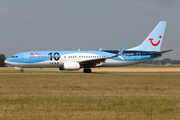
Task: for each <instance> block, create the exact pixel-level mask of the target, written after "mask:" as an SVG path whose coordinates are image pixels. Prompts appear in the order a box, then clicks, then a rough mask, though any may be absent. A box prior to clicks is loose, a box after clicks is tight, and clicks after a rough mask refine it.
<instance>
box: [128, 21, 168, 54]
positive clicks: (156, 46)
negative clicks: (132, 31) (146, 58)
mask: <svg viewBox="0 0 180 120" xmlns="http://www.w3.org/2000/svg"><path fill="white" fill-rule="evenodd" d="M166 23H167V22H166V21H160V22H159V24H158V25H157V26H156V27H155V28H154V30H153V31H152V32H151V33H150V34H149V36H148V37H147V38H146V39H145V40H144V41H143V43H142V44H140V45H139V46H137V47H134V48H130V49H128V50H138V51H160V49H161V44H162V41H163V36H164V32H165V28H166Z"/></svg>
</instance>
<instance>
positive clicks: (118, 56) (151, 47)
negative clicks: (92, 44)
mask: <svg viewBox="0 0 180 120" xmlns="http://www.w3.org/2000/svg"><path fill="white" fill-rule="evenodd" d="M166 24H167V21H160V22H159V24H158V25H157V26H156V27H155V28H154V29H153V31H152V32H151V33H150V34H149V35H148V37H147V38H146V39H145V40H144V41H143V42H142V44H140V45H139V46H136V47H133V48H130V49H125V46H126V45H124V46H123V47H122V49H121V50H102V48H100V49H99V50H91V51H84V50H83V51H81V50H80V49H79V50H78V51H28V52H22V53H17V54H15V55H13V56H12V57H10V58H8V59H6V60H5V63H6V64H7V65H10V66H14V67H15V68H16V69H20V72H21V73H23V72H24V70H23V68H49V67H57V68H59V70H79V69H81V68H84V70H83V72H84V73H91V72H92V70H91V68H95V67H121V66H128V65H134V64H138V63H142V62H146V61H150V60H152V59H155V58H158V57H161V56H162V54H164V53H166V52H170V51H173V49H170V50H164V51H161V50H160V48H161V44H162V41H163V36H164V32H165V28H166Z"/></svg>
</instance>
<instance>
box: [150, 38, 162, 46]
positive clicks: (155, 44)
mask: <svg viewBox="0 0 180 120" xmlns="http://www.w3.org/2000/svg"><path fill="white" fill-rule="evenodd" d="M159 38H162V36H159ZM149 40H150V41H151V44H152V45H153V46H158V45H159V43H160V40H159V41H158V42H157V43H153V42H152V41H153V38H149Z"/></svg>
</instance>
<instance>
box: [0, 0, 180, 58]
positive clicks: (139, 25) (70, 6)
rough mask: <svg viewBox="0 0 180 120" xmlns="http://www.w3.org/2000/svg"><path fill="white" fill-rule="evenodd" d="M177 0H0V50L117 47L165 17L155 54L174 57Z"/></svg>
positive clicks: (178, 39)
mask: <svg viewBox="0 0 180 120" xmlns="http://www.w3.org/2000/svg"><path fill="white" fill-rule="evenodd" d="M179 5H180V0H171V1H170V0H0V54H4V55H5V56H6V58H8V57H10V56H12V55H13V54H16V53H19V52H24V51H37V50H78V49H81V50H99V48H103V49H105V50H107V49H108V50H117V49H120V48H121V47H122V46H123V45H124V44H126V45H127V46H126V48H131V47H135V46H137V45H139V44H141V43H142V42H143V41H144V39H145V38H146V37H147V36H148V35H149V33H150V32H151V31H152V30H153V29H154V27H155V26H156V25H157V24H158V23H159V21H167V26H166V31H165V35H164V39H163V43H162V46H161V50H168V49H174V51H173V52H170V53H165V54H163V56H162V57H161V59H164V58H172V59H180V54H179V51H180V47H179V46H180V33H179V31H180V15H179V13H180V7H179Z"/></svg>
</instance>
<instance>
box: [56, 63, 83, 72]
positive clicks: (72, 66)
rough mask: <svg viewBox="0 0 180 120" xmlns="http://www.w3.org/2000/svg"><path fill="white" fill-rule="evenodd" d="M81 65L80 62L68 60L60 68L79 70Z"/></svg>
mask: <svg viewBox="0 0 180 120" xmlns="http://www.w3.org/2000/svg"><path fill="white" fill-rule="evenodd" d="M79 69H80V65H79V63H78V62H71V61H67V62H64V63H63V64H62V67H60V68H59V70H79Z"/></svg>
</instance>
